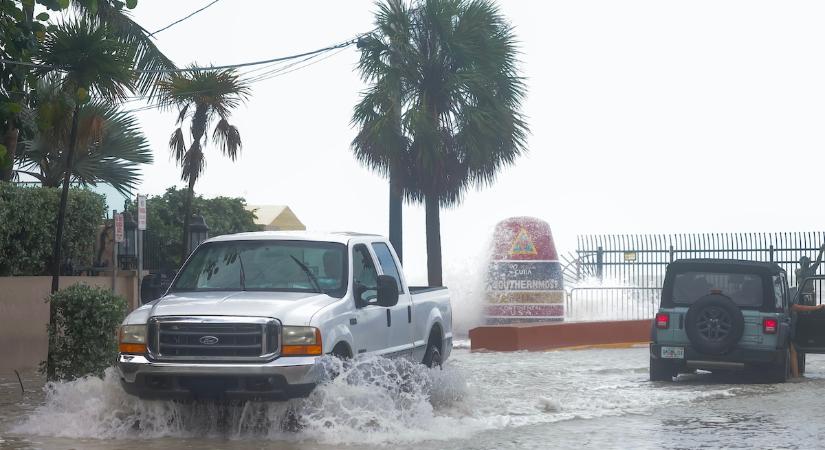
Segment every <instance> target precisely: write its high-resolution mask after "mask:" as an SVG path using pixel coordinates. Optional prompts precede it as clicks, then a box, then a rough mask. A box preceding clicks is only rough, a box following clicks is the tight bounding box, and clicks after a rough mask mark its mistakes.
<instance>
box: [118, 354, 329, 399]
mask: <svg viewBox="0 0 825 450" xmlns="http://www.w3.org/2000/svg"><path fill="white" fill-rule="evenodd" d="M117 370H118V372H119V374H120V379H121V384H122V385H123V388H124V389H125V390H126V391H127V392H128V393H130V394H133V395H137V396H138V397H141V398H153V399H180V398H199V397H219V398H230V399H288V398H293V397H302V396H306V395H308V394H309V392H310V391H311V390H312V388H314V387H315V385H316V384H317V383H318V382H319V381H320V380H321V378H322V376H323V373H324V370H323V367H321V365H320V364H319V363H318V358H317V357H313V356H309V357H296V356H289V357H280V358H277V359H274V360H272V361H269V362H266V363H216V364H206V363H184V362H157V361H150V360H148V359H147V358H146V357H144V356H141V355H123V354H121V355H119V356H118V362H117Z"/></svg>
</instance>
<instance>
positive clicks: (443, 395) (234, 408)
mask: <svg viewBox="0 0 825 450" xmlns="http://www.w3.org/2000/svg"><path fill="white" fill-rule="evenodd" d="M320 364H321V366H322V367H323V368H324V370H325V372H326V373H327V374H328V377H327V378H328V380H327V381H325V382H324V383H322V384H320V385H319V386H318V387H317V388H316V389H315V390H314V391H313V392H312V393H311V394H310V396H309V397H308V398H306V399H296V400H292V401H288V402H236V403H228V402H214V401H212V402H205V401H201V402H189V403H180V402H171V401H146V400H140V399H137V398H135V397H132V396H130V395H128V394H126V393H125V392H123V390H122V388H121V387H120V385H119V383H120V382H119V379H118V375H117V373H116V371H115V370H114V369H109V370H107V371H106V373H105V376H104V377H103V378H102V379H101V378H96V377H86V378H82V379H79V380H75V381H71V382H63V383H48V384H47V385H46V386H45V388H44V389H45V391H46V392H45V394H46V399H45V403H44V404H43V405H42V406H40V407H37V408H36V409H35V410H34V411H33V412H32V413H31V414H30V415H29V416H28V417H27V418H26V419H25V420H24V421H23V422H22V423H20V424H18V425H16V426H15V427H13V429H12V431H13V432H14V433H20V434H28V435H40V436H56V437H68V438H96V439H134V438H140V439H146V438H157V437H183V438H188V437H197V436H201V437H203V436H211V437H225V438H226V437H228V438H232V439H245V438H266V439H279V440H298V441H300V440H306V439H312V440H315V441H320V442H324V443H383V442H388V441H392V442H410V441H418V440H422V439H432V438H434V437H436V438H437V437H438V436H439V435H440V436H444V438H447V439H449V438H454V437H459V436H464V435H465V433H470V432H471V430H470V429H467V430H466V431H465V432H461V431H460V430H459V431H456V424H457V421H458V422H460V421H461V418H456V417H454V416H452V415H450V414H449V411H450V410H453V408H454V406H455V405H456V404H457V403H460V402H461V401H462V400H463V398H464V397H465V396H466V394H467V385H466V383H465V381H464V377H463V376H462V375H461V372H460V371H459V370H456V369H454V368H451V367H450V366H449V365H448V366H447V367H445V369H444V370H440V369H428V368H426V367H424V366H422V365H421V364H417V363H413V362H411V361H408V360H405V359H385V358H378V357H368V358H362V359H358V360H356V361H354V362H342V361H340V360H338V359H336V358H331V357H325V358H322V359H321V361H320ZM332 374H337V377H335V378H334V379H333V378H332ZM440 410H443V411H444V412H442V411H440ZM460 428H462V427H459V429H460ZM464 428H466V427H464ZM472 428H475V427H472ZM433 430H439V431H440V433H435V434H433Z"/></svg>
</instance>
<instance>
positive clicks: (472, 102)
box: [354, 0, 528, 286]
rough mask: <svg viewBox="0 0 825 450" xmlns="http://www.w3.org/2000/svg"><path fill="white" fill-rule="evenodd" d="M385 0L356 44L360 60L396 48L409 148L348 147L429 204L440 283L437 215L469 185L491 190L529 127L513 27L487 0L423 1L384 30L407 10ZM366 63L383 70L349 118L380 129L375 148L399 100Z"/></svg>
mask: <svg viewBox="0 0 825 450" xmlns="http://www.w3.org/2000/svg"><path fill="white" fill-rule="evenodd" d="M386 1H387V3H386V4H384V5H382V6H381V9H380V10H379V14H378V24H379V30H378V32H377V33H376V34H374V35H373V36H371V37H369V38H367V43H366V45H363V46H362V60H363V59H364V57H365V55H366V56H367V57H369V58H371V59H377V58H376V55H379V56H381V55H383V58H384V61H386V60H387V59H389V56H388V55H390V54H391V53H390V48H389V46H388V45H386V43H388V42H397V44H395V46H394V47H395V49H398V53H399V55H398V56H397V68H395V69H394V70H397V71H398V75H397V76H398V77H399V81H400V82H399V84H400V86H401V88H400V102H398V103H400V105H401V127H400V129H401V134H403V136H404V137H405V139H404V141H405V142H406V144H407V149H406V151H400V152H394V153H393V154H388V153H387V152H383V153H382V152H379V151H375V152H361V151H359V149H360V148H366V147H365V146H362V145H360V144H359V145H357V146H356V145H354V148H355V151H356V156H357V157H358V158H359V159H360V160H362V161H364V162H366V163H367V164H368V165H370V166H371V167H373V168H377V169H379V170H380V171H382V172H388V171H391V170H393V169H394V168H397V167H399V166H401V167H403V170H398V172H401V173H403V174H404V175H405V176H404V182H403V189H404V192H403V194H404V197H405V198H406V199H407V200H409V201H412V202H417V203H424V207H425V214H426V232H427V272H428V281H429V284H430V285H434V286H440V285H441V284H442V263H441V230H440V228H441V224H440V222H441V220H440V210H441V208H442V207H450V206H454V205H457V204H459V203H460V202H461V199H462V197H463V195H464V193H465V192H466V190H467V189H468V188H470V187H484V186H489V185H491V184H492V183H493V182H494V181H495V177H496V175H497V173H498V172H499V171H500V170H501V169H502V168H503V167H506V166H508V165H511V164H512V163H513V162H514V161H515V160H516V158H517V157H518V156H519V155H521V154H522V153H524V152H525V150H526V148H525V143H526V141H525V140H526V135H527V133H528V130H527V125H526V123H525V122H524V117H523V115H522V114H521V112H520V108H521V101H522V100H523V98H524V95H525V86H524V82H523V81H522V79H521V78H520V77H519V75H518V70H517V60H516V57H517V53H518V52H517V50H516V43H515V37H514V35H513V32H512V28H511V27H510V26H509V25H508V24H507V22H506V21H505V20H504V18H503V17H502V16H501V14H500V13H499V11H498V8H497V7H496V6H495V5H494V4H493V3H492V2H490V1H487V0H420V1H418V2H417V3H415V4H414V5H413V7H409V8H406V14H408V15H409V18H408V19H396V20H395V21H394V23H396V24H401V25H403V26H400V25H395V26H386V27H385V26H382V21H383V20H385V19H383V17H384V16H387V13H386V11H390V12H392V13H393V14H404V12H403V8H404V6H403V4H402V3H401V0H386ZM396 11H397V13H396ZM382 45H383V46H384V47H385V49H384V50H381V46H382ZM365 66H366V65H365V64H364V63H363V62H362V63H361V68H362V69H361V70H362V73H367V72H366V71H365V69H364V68H365ZM387 66H388V65H387ZM366 67H376V68H378V69H379V70H376V71H375V74H376V75H374V76H372V78H368V79H370V80H373V84H372V86H370V88H369V89H368V90H367V92H366V93H365V94H364V96H363V98H362V101H361V103H360V104H359V105H358V106H357V107H356V115H355V116H354V121H355V122H356V123H358V124H360V125H361V126H362V128H361V132H362V133H363V131H364V129H365V127H364V125H365V124H366V125H370V124H373V125H375V127H374V129H376V130H382V131H381V132H377V131H372V132H370V133H368V134H366V136H367V137H370V136H371V137H372V138H371V139H368V140H369V141H370V142H372V143H373V147H376V148H380V146H381V143H382V139H385V138H382V137H383V136H386V135H387V134H388V133H389V131H388V128H389V127H390V126H391V125H390V124H391V117H390V115H391V114H392V112H391V108H389V107H388V106H387V105H392V103H393V98H394V97H395V96H397V95H399V94H397V92H398V91H397V90H396V89H395V86H393V82H392V76H391V74H392V72H391V71H386V72H384V73H382V72H381V70H382V69H381V68H382V67H383V66H382V65H381V64H380V62H376V63H375V64H372V65H369V66H366ZM359 110H363V111H361V112H359ZM362 117H363V118H367V119H368V120H362V119H361V118H362ZM381 124H383V125H381ZM360 135H361V133H359V136H360ZM356 139H358V138H356Z"/></svg>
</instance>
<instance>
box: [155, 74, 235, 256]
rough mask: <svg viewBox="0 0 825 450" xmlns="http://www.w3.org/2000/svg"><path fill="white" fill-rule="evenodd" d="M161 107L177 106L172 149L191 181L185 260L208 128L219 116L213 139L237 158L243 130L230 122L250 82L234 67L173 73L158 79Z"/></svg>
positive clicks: (184, 232)
mask: <svg viewBox="0 0 825 450" xmlns="http://www.w3.org/2000/svg"><path fill="white" fill-rule="evenodd" d="M158 94H159V98H160V104H161V107H164V108H177V110H178V118H177V121H176V122H175V123H176V125H178V128H177V129H175V131H174V132H173V133H172V137H171V138H170V139H169V149H170V150H172V153H173V154H174V155H175V160H176V161H177V162H178V164H179V165H180V166H181V180H183V181H185V182H187V183H188V190H187V195H186V203H185V205H184V214H185V215H184V217H183V230H182V236H183V238H182V240H181V242H183V248H182V250H181V262H183V261H184V260H185V259H186V257H187V256H188V253H187V245H186V243H187V242H189V239H188V234H189V220H190V218H191V216H192V196H193V195H194V191H195V183H196V182H197V180H198V177H199V176H200V175H201V174H202V173H203V170H204V154H203V148H204V146H205V145H206V144H207V142H208V133H207V130H208V129H209V128H210V126H211V124H212V121H213V120H214V119H216V118H217V119H218V122H217V124H215V128H214V129H213V130H212V141H213V143H214V144H215V145H218V147H219V148H220V150H221V153H223V154H224V155H225V156H228V157H229V159H231V160H232V161H234V160H235V159H237V158H238V154H239V153H240V151H241V134H240V133H239V132H238V129H237V128H236V127H235V126H234V125H231V124H230V123H229V120H228V119H229V115H230V112H231V110H232V109H234V108H236V107H238V106H239V105H240V104H241V103H242V102H244V101H245V100H246V99H247V97H248V96H249V86H248V85H247V84H246V83H245V82H244V81H242V80H241V79H240V78H239V77H238V74H237V73H236V71H235V70H234V69H228V70H192V71H189V72H179V73H174V74H172V75H171V76H170V77H169V79H167V80H164V81H161V82H160V83H158ZM187 118H189V119H190V122H189V131H190V133H191V134H192V142H191V143H190V144H189V147H188V148H187V146H186V140H185V138H184V136H183V124H184V121H185V120H186V119H187Z"/></svg>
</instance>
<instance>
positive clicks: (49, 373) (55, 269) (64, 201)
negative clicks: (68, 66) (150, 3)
mask: <svg viewBox="0 0 825 450" xmlns="http://www.w3.org/2000/svg"><path fill="white" fill-rule="evenodd" d="M79 115H80V107H79V105H75V107H74V111H73V112H72V131H71V133H70V134H69V150H68V151H67V152H66V173H64V174H63V191H62V192H61V193H60V206H59V207H58V210H57V230H56V233H55V239H54V250H53V251H52V289H51V293H52V294H54V293H55V292H57V290H58V289H59V286H60V265H61V264H60V262H61V260H62V255H61V254H60V250H61V248H62V247H63V226H64V225H65V223H66V208H67V206H68V204H69V183H70V182H71V178H72V158H74V151H75V146H76V145H77V121H78V116H79ZM56 316H57V308H56V307H55V304H54V302H49V324H50V325H53V324H54V323H55V319H56ZM49 339H50V340H51V339H55V335H54V333H51V334H50V335H49ZM54 344H55V343H54V342H49V351H48V354H47V356H46V377H47V378H48V379H49V380H53V379H54V374H55V367H54V360H53V355H52V349H53V348H54V347H55V345H54Z"/></svg>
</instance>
